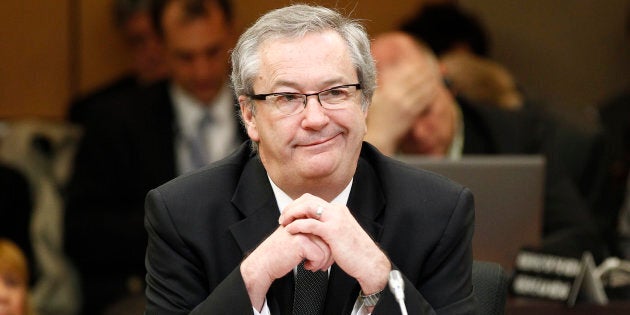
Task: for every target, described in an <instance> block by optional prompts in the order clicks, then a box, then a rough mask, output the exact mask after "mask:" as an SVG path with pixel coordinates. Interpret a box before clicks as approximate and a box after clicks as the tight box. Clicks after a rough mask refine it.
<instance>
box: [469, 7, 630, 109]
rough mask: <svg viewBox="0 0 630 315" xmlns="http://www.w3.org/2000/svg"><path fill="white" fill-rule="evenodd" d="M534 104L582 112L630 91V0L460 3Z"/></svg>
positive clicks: (497, 57) (493, 51) (494, 54)
mask: <svg viewBox="0 0 630 315" xmlns="http://www.w3.org/2000/svg"><path fill="white" fill-rule="evenodd" d="M459 2H460V4H461V5H462V6H463V7H465V8H468V9H469V10H471V11H473V12H476V14H477V15H478V17H479V18H481V20H482V21H484V22H485V25H486V26H487V28H488V30H489V32H490V36H491V38H492V55H493V57H495V58H496V59H497V60H499V61H500V62H502V63H504V64H505V65H506V66H507V67H508V68H510V70H512V72H513V73H514V74H515V76H516V77H517V79H518V80H519V82H520V84H521V86H522V87H523V89H524V90H525V92H526V93H527V94H528V95H529V96H530V97H532V98H533V99H535V100H538V101H540V102H542V103H544V104H547V106H551V107H556V108H557V109H568V108H574V109H580V108H584V107H586V106H590V105H596V104H599V103H601V102H602V101H603V100H604V99H606V98H608V97H610V96H611V95H614V94H616V93H619V92H620V91H622V90H624V89H628V88H630V33H627V32H626V28H627V26H626V23H630V22H628V21H627V19H630V1H629V0H605V1H601V0H579V1H575V0H552V1H549V0H527V1H505V0H460V1H459Z"/></svg>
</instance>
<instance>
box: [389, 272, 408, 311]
mask: <svg viewBox="0 0 630 315" xmlns="http://www.w3.org/2000/svg"><path fill="white" fill-rule="evenodd" d="M389 290H390V291H392V294H394V297H395V298H396V301H397V302H398V305H400V313H401V314H402V315H407V306H405V281H404V280H403V278H402V274H401V273H400V271H398V270H392V271H390V272H389Z"/></svg>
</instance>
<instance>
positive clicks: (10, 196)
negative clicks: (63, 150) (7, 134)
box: [0, 164, 35, 284]
mask: <svg viewBox="0 0 630 315" xmlns="http://www.w3.org/2000/svg"><path fill="white" fill-rule="evenodd" d="M32 212H33V200H32V196H31V186H30V184H29V182H28V180H27V178H26V177H25V176H24V175H23V174H22V173H21V172H20V171H18V170H17V169H14V168H13V167H10V166H8V165H5V164H0V237H1V238H8V239H10V240H11V241H13V242H14V243H15V244H16V245H17V246H18V247H19V248H20V249H21V250H22V251H23V252H24V255H25V256H26V259H28V265H29V271H30V274H31V280H33V278H34V276H35V273H34V269H33V267H35V264H34V262H35V257H34V256H33V247H32V242H31V235H30V233H29V232H30V225H31V217H32ZM32 283H33V281H31V284H32Z"/></svg>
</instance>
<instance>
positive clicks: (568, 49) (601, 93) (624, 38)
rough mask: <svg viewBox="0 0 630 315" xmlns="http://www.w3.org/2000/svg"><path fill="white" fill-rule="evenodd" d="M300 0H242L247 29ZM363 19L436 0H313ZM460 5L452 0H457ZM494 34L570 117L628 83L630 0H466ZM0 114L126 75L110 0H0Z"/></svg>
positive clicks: (51, 103) (534, 92)
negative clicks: (270, 12) (629, 14)
mask: <svg viewBox="0 0 630 315" xmlns="http://www.w3.org/2000/svg"><path fill="white" fill-rule="evenodd" d="M291 2H295V1H287V0H266V1H256V0H236V1H234V4H235V12H236V17H237V23H238V26H239V27H240V28H243V27H246V26H247V25H249V24H251V23H252V22H253V21H254V20H255V19H256V18H257V17H258V16H259V15H260V14H261V13H262V12H265V11H267V10H269V9H272V8H276V7H280V6H283V5H286V4H288V3H291ZM309 2H311V3H318V4H322V5H326V6H332V7H336V8H339V9H341V10H342V11H345V12H347V13H349V14H350V15H351V16H353V17H355V18H359V19H362V20H364V21H365V24H366V26H367V28H368V31H369V32H370V34H371V35H372V36H374V35H376V34H378V33H380V32H384V31H389V30H392V29H394V28H396V27H397V26H398V25H399V24H400V23H401V22H403V21H404V20H405V19H406V18H408V17H409V16H411V15H413V14H414V13H415V12H416V10H417V9H418V8H419V7H420V6H421V5H422V4H426V3H434V2H446V1H435V0H432V1H431V0H417V1H410V0H407V1H392V2H388V3H387V4H385V3H384V2H383V1H380V0H353V1H341V0H334V1H323V0H320V1H309ZM451 2H453V1H451ZM456 2H458V3H459V4H460V5H461V6H463V7H465V8H466V9H469V10H470V11H471V12H473V13H474V14H476V15H477V16H478V18H479V19H480V20H481V21H482V23H483V24H484V25H485V27H486V29H487V31H488V33H489V36H490V56H491V57H492V58H494V59H495V60H497V61H499V62H501V63H502V64H504V65H505V66H507V68H508V69H509V70H510V71H512V73H513V74H514V76H515V78H516V79H517V81H518V84H519V85H520V87H521V88H522V89H523V90H524V92H525V93H526V94H527V95H528V96H529V97H530V99H534V100H537V101H538V102H539V103H541V104H544V106H547V107H549V108H550V109H551V110H557V111H560V112H561V113H565V115H564V116H565V117H567V118H568V119H572V120H576V121H578V122H580V123H584V124H588V123H590V118H589V108H590V107H591V106H596V105H597V104H600V103H602V102H603V101H604V100H605V99H607V98H609V97H611V96H614V95H617V94H619V93H620V92H621V91H623V90H624V89H625V88H627V87H628V86H629V81H630V76H629V75H628V74H629V73H630V58H628V57H629V56H630V41H628V34H626V33H625V29H626V26H625V23H627V21H626V19H627V17H626V16H627V12H628V10H629V8H630V1H629V0H605V1H601V0H578V1H576V0H553V1H548V0H527V1H526V0H514V1H504V0H460V1H456ZM0 12H1V13H0V15H1V16H2V18H0V39H1V40H2V41H1V43H2V44H1V46H2V48H1V49H0V60H2V63H1V65H0V119H13V118H25V117H40V118H46V119H53V120H62V119H64V115H65V113H66V110H67V106H68V104H69V101H70V100H71V99H73V98H76V97H78V96H81V95H83V94H85V93H87V92H88V91H90V90H92V89H94V88H96V87H98V86H100V85H102V84H104V83H106V82H109V81H111V80H112V79H114V78H115V77H117V76H119V75H120V74H121V73H123V72H125V70H126V69H127V67H128V65H127V64H126V61H127V60H129V58H127V56H125V53H126V50H125V47H124V43H123V41H122V39H121V37H120V36H119V34H117V31H116V28H115V26H114V23H113V21H112V18H111V0H3V1H0Z"/></svg>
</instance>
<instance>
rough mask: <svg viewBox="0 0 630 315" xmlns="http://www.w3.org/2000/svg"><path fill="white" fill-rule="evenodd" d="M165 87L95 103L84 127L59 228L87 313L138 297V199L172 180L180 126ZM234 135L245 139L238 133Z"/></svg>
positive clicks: (142, 243)
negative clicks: (126, 297) (129, 294)
mask: <svg viewBox="0 0 630 315" xmlns="http://www.w3.org/2000/svg"><path fill="white" fill-rule="evenodd" d="M168 87H169V84H168V82H166V81H164V82H159V83H157V84H154V85H152V86H149V87H147V88H144V89H140V90H138V91H136V92H134V93H133V94H132V95H130V96H129V97H127V98H126V99H120V100H118V101H117V102H107V103H99V104H95V105H94V106H93V107H92V108H91V113H90V115H89V119H88V120H87V121H86V125H85V134H84V137H83V139H82V141H81V144H80V146H79V151H78V152H77V156H76V160H75V169H74V176H73V177H72V180H71V182H70V184H69V187H68V191H67V208H66V222H65V227H66V240H65V246H66V251H67V253H68V255H69V257H70V258H71V259H72V260H73V261H74V262H75V264H76V267H77V268H78V270H79V272H80V274H81V276H82V283H83V293H84V295H85V296H84V300H85V305H86V309H85V311H84V313H85V314H91V313H90V312H94V311H95V310H101V309H102V308H103V307H104V306H105V305H108V304H110V303H111V302H113V301H115V300H116V299H118V298H120V297H122V295H124V294H126V292H129V291H137V290H142V284H143V279H144V274H145V269H144V253H145V249H146V244H147V237H146V233H145V231H144V229H143V218H144V198H145V196H146V193H147V192H148V191H149V190H150V189H151V188H154V187H156V186H159V185H161V184H163V183H165V182H166V181H168V180H170V179H172V178H174V177H175V176H176V175H177V171H176V158H175V138H176V137H177V130H178V127H177V123H176V120H175V116H174V109H173V104H172V103H171V98H170V95H169V92H168ZM235 119H236V118H235ZM237 126H239V128H240V124H238V125H237ZM239 136H240V137H241V138H244V134H243V132H242V131H241V130H240V129H239Z"/></svg>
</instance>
